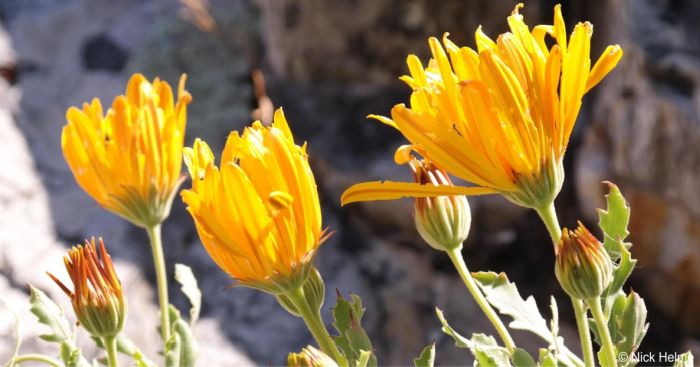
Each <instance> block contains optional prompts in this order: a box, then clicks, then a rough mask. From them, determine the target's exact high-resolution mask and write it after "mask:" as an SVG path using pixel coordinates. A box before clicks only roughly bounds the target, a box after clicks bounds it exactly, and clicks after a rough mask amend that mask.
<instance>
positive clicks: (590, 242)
mask: <svg viewBox="0 0 700 367" xmlns="http://www.w3.org/2000/svg"><path fill="white" fill-rule="evenodd" d="M556 256H557V259H556V264H555V268H554V272H555V274H556V276H557V279H558V280H559V284H561V287H562V288H563V289H564V291H566V293H568V294H569V295H570V296H571V297H573V298H576V299H581V300H587V299H591V298H594V297H599V296H600V295H601V294H603V292H604V291H605V289H607V288H608V286H609V285H610V282H611V281H612V275H613V264H612V260H611V259H610V256H609V255H608V253H607V251H605V248H604V247H603V244H602V243H600V242H599V241H598V239H597V238H595V236H593V234H591V232H589V231H588V229H587V228H586V227H584V226H583V224H582V223H581V222H579V223H578V228H576V230H574V231H569V230H567V229H566V228H564V231H563V234H562V236H561V240H560V241H559V244H558V245H557V249H556Z"/></svg>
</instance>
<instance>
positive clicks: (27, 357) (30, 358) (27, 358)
mask: <svg viewBox="0 0 700 367" xmlns="http://www.w3.org/2000/svg"><path fill="white" fill-rule="evenodd" d="M23 362H41V363H45V364H47V365H49V366H52V367H62V366H63V365H62V364H61V362H59V361H57V360H55V359H53V358H50V357H47V356H43V355H41V354H24V355H20V356H16V357H14V358H12V360H11V361H10V363H9V366H14V365H15V364H21V363H23Z"/></svg>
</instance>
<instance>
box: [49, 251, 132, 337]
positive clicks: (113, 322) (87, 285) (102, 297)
mask: <svg viewBox="0 0 700 367" xmlns="http://www.w3.org/2000/svg"><path fill="white" fill-rule="evenodd" d="M63 260H64V263H65V265H66V270H67V271H68V276H69V277H70V279H71V282H72V283H73V291H71V290H70V289H69V288H68V287H67V286H65V285H64V284H63V283H62V282H61V281H60V280H58V278H56V277H55V276H54V275H53V274H50V273H49V274H48V275H49V277H51V279H53V281H54V282H56V284H58V286H59V287H61V289H62V290H63V291H64V292H65V293H66V294H67V295H68V297H70V299H71V303H72V305H73V310H74V311H75V315H76V317H77V318H78V321H79V323H80V325H82V327H84V328H85V330H87V331H88V332H89V333H90V335H93V336H95V337H99V338H112V337H114V336H116V335H117V334H119V332H120V331H121V330H122V328H123V327H124V320H125V319H126V299H125V297H124V293H123V292H122V286H121V282H120V281H119V278H117V274H116V273H115V271H114V266H113V265H112V258H111V257H110V256H109V254H108V253H107V251H106V250H105V245H104V242H102V239H101V238H100V240H99V249H98V248H97V246H96V245H95V239H94V238H93V239H92V240H91V241H87V240H86V241H85V245H83V246H80V245H78V246H74V247H73V248H72V249H70V250H68V256H66V257H64V258H63Z"/></svg>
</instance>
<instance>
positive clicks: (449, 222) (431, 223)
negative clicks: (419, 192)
mask: <svg viewBox="0 0 700 367" xmlns="http://www.w3.org/2000/svg"><path fill="white" fill-rule="evenodd" d="M409 165H410V167H411V170H412V171H413V176H414V179H415V181H416V183H419V184H421V185H435V186H438V185H440V186H452V181H451V180H450V178H449V177H448V176H447V173H446V172H445V171H442V170H440V169H439V168H437V167H436V166H435V165H434V164H433V163H431V162H429V161H426V160H418V159H416V158H412V159H411V161H409ZM414 219H415V222H416V228H417V229H418V233H420V235H421V237H423V240H425V242H427V243H428V244H429V245H430V247H432V248H434V249H436V250H440V251H450V250H454V249H456V248H459V247H460V246H462V242H464V241H465V240H466V239H467V236H468V235H469V229H470V227H471V223H472V217H471V211H470V209H469V202H468V201H467V197H466V196H464V195H453V196H433V197H418V198H416V199H415V209H414Z"/></svg>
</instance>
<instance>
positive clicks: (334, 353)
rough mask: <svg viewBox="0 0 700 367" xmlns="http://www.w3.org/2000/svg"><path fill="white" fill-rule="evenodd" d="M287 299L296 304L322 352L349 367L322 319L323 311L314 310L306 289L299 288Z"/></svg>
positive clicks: (339, 363)
mask: <svg viewBox="0 0 700 367" xmlns="http://www.w3.org/2000/svg"><path fill="white" fill-rule="evenodd" d="M287 297H288V298H289V300H290V301H292V303H293V304H294V307H295V308H296V311H297V312H298V313H299V315H301V317H302V318H303V319H304V322H305V323H306V326H307V328H308V329H309V331H311V335H313V336H314V339H316V342H317V343H318V345H319V346H320V347H321V350H322V351H323V352H324V353H326V354H328V355H329V356H330V357H331V358H333V360H335V361H336V363H338V365H339V366H341V367H347V365H348V364H347V360H346V359H345V357H343V355H342V353H340V350H338V347H337V346H336V345H335V342H334V341H333V339H332V338H331V336H330V335H329V334H328V330H327V329H326V326H325V325H324V324H323V319H322V318H321V311H320V310H314V309H313V308H312V307H311V305H309V302H308V301H307V300H306V296H305V295H304V289H303V288H302V287H299V288H297V289H295V290H293V291H291V292H290V293H288V294H287Z"/></svg>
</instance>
